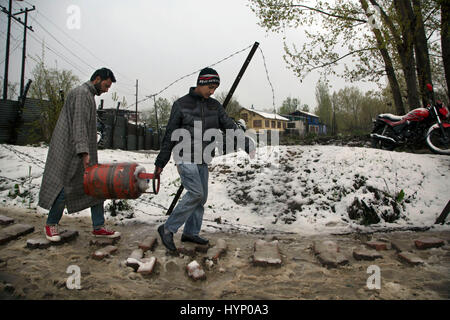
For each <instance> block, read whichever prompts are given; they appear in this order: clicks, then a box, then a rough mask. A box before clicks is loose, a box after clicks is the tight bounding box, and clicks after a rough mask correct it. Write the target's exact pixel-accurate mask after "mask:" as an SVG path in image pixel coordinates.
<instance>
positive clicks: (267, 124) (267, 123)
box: [265, 120, 270, 128]
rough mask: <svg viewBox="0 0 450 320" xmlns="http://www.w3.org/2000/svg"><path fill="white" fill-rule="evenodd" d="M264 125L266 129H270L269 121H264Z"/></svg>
mask: <svg viewBox="0 0 450 320" xmlns="http://www.w3.org/2000/svg"><path fill="white" fill-rule="evenodd" d="M265 124H266V128H269V127H270V121H269V120H266V121H265Z"/></svg>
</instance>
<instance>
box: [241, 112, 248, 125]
mask: <svg viewBox="0 0 450 320" xmlns="http://www.w3.org/2000/svg"><path fill="white" fill-rule="evenodd" d="M242 119H243V120H244V121H245V122H246V123H247V122H248V113H243V114H242Z"/></svg>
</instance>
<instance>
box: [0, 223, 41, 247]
mask: <svg viewBox="0 0 450 320" xmlns="http://www.w3.org/2000/svg"><path fill="white" fill-rule="evenodd" d="M33 231H34V227H33V226H31V225H28V224H13V225H11V226H8V227H6V228H4V229H2V230H0V244H4V243H7V242H9V241H11V240H15V239H17V238H19V237H20V236H23V235H25V234H28V233H31V232H33Z"/></svg>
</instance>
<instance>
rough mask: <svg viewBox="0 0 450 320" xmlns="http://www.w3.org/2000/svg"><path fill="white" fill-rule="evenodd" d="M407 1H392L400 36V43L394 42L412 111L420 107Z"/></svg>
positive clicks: (412, 33)
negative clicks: (397, 17)
mask: <svg viewBox="0 0 450 320" xmlns="http://www.w3.org/2000/svg"><path fill="white" fill-rule="evenodd" d="M409 1H410V0H394V6H395V10H396V12H397V14H398V16H399V24H400V31H401V34H402V37H401V41H398V40H397V41H396V45H397V51H398V54H399V56H400V61H401V63H402V69H403V74H404V76H405V81H406V90H407V92H408V105H409V109H410V110H412V109H415V108H418V107H420V98H419V92H418V90H417V76H416V61H415V59H414V34H415V32H414V27H415V26H414V21H413V20H412V18H413V13H412V9H411V4H410V3H409ZM393 32H395V31H393ZM394 38H395V37H394Z"/></svg>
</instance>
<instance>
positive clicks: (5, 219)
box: [0, 215, 14, 226]
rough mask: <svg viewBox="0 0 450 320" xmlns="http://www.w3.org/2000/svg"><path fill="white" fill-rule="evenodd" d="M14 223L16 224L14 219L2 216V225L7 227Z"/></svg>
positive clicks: (0, 216)
mask: <svg viewBox="0 0 450 320" xmlns="http://www.w3.org/2000/svg"><path fill="white" fill-rule="evenodd" d="M13 223H14V219H13V218H10V217H6V216H2V215H0V225H2V226H6V225H8V224H13Z"/></svg>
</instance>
